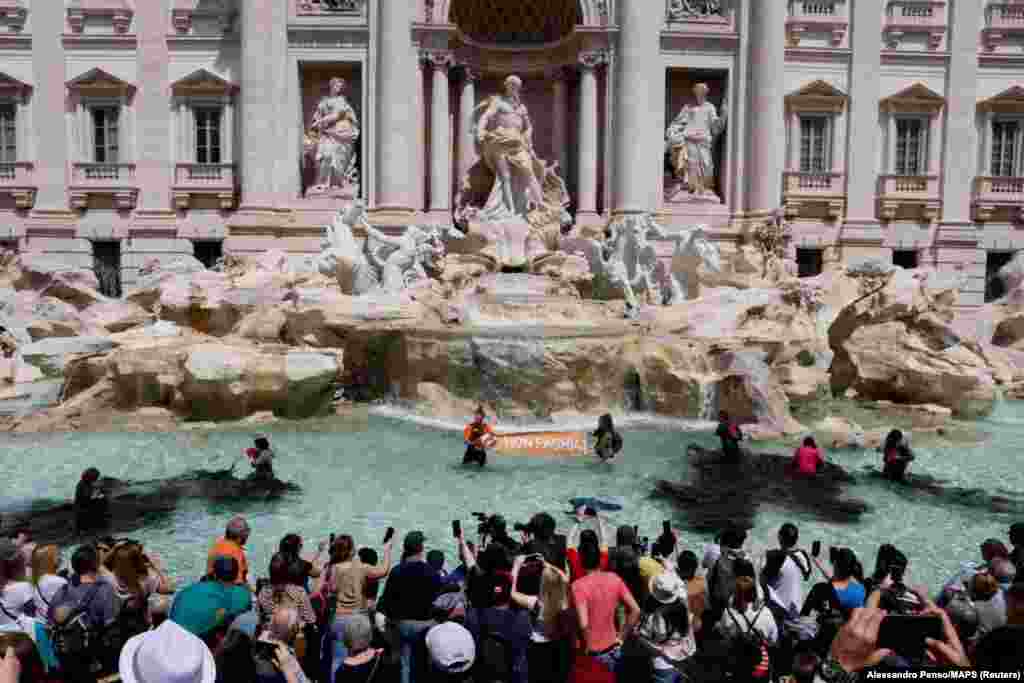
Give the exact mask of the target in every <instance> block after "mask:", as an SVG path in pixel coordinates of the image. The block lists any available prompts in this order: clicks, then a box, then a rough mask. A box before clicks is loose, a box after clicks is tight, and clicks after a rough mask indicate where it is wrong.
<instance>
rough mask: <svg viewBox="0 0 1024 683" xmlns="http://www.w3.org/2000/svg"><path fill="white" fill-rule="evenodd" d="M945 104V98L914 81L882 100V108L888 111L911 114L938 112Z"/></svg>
mask: <svg viewBox="0 0 1024 683" xmlns="http://www.w3.org/2000/svg"><path fill="white" fill-rule="evenodd" d="M945 104H946V98H944V97H943V96H942V95H940V94H938V93H937V92H934V91H933V90H931V89H930V88H928V86H926V85H924V84H923V83H915V84H914V85H912V86H910V87H909V88H904V89H903V90H900V91H899V92H898V93H896V94H895V95H890V96H889V97H886V98H885V99H884V100H882V103H881V105H882V109H884V110H885V111H889V112H907V113H912V114H921V113H928V114H938V113H939V111H940V110H941V109H942V107H943V106H945Z"/></svg>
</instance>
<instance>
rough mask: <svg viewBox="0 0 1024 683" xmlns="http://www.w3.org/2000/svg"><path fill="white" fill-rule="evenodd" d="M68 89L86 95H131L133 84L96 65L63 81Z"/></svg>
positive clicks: (133, 88) (133, 90)
mask: <svg viewBox="0 0 1024 683" xmlns="http://www.w3.org/2000/svg"><path fill="white" fill-rule="evenodd" d="M65 85H66V86H67V88H68V90H70V91H72V92H77V93H80V94H86V95H107V96H110V95H129V96H130V95H132V94H133V93H134V92H135V86H134V85H132V84H131V83H128V82H127V81H122V80H121V79H120V78H118V77H117V76H113V75H111V74H108V73H107V72H106V71H104V70H103V69H101V68H99V67H96V68H93V69H89V70H88V71H86V72H85V73H84V74H82V75H81V76H78V77H76V78H73V79H71V80H70V81H68V82H67V83H65Z"/></svg>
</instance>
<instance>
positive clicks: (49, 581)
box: [32, 574, 68, 614]
mask: <svg viewBox="0 0 1024 683" xmlns="http://www.w3.org/2000/svg"><path fill="white" fill-rule="evenodd" d="M67 584H68V582H67V580H66V579H63V578H61V577H59V576H56V575H54V574H46V575H45V576H43V577H42V578H41V579H39V585H38V586H36V587H35V590H33V591H32V599H33V600H35V602H36V614H46V613H47V612H49V611H50V605H52V604H53V599H54V598H56V597H57V593H59V592H60V589H61V588H63V587H64V586H66V585H67Z"/></svg>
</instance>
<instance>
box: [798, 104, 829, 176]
mask: <svg viewBox="0 0 1024 683" xmlns="http://www.w3.org/2000/svg"><path fill="white" fill-rule="evenodd" d="M829 123H830V121H829V120H828V119H827V118H826V117H824V116H801V117H800V172H801V173H828V172H829V171H830V170H831V167H832V163H831V159H829V157H830V156H831V151H832V149H831V148H832V144H831V140H830V132H831V131H830V125H829Z"/></svg>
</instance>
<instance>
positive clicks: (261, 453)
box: [245, 436, 274, 480]
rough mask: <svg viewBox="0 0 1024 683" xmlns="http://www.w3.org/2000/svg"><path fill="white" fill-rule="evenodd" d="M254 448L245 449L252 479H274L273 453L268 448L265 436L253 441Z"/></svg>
mask: <svg viewBox="0 0 1024 683" xmlns="http://www.w3.org/2000/svg"><path fill="white" fill-rule="evenodd" d="M253 445H254V446H255V448H249V449H246V451H245V454H246V455H247V456H249V464H251V465H252V468H253V473H252V475H251V476H252V478H253V479H266V480H270V479H273V478H274V451H273V450H271V448H270V441H268V440H267V437H265V436H258V437H256V438H255V439H254V440H253Z"/></svg>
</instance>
